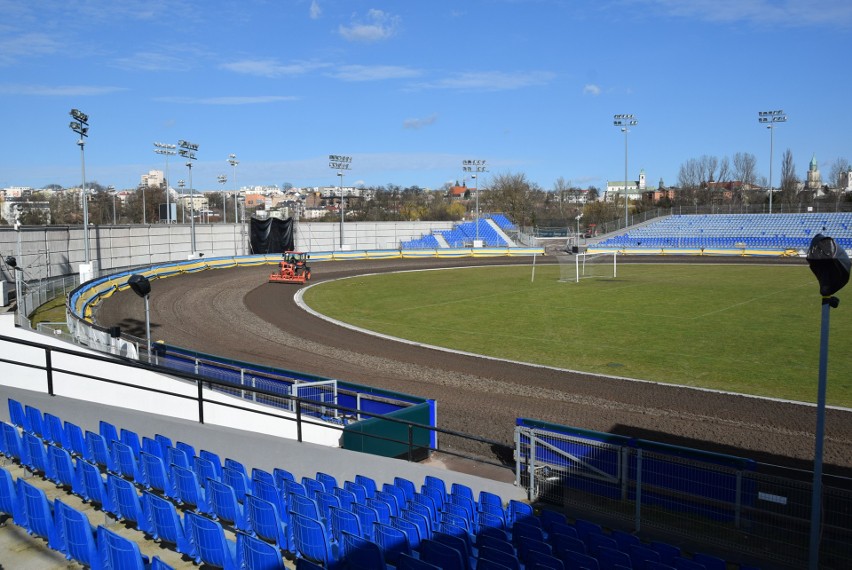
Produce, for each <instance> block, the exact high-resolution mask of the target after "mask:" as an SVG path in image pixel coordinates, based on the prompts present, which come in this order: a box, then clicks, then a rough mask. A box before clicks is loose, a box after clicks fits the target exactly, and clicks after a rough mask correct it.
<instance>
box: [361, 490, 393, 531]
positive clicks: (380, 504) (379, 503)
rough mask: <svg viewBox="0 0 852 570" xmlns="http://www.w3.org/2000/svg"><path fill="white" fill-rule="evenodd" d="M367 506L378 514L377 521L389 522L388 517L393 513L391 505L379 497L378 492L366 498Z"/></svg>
mask: <svg viewBox="0 0 852 570" xmlns="http://www.w3.org/2000/svg"><path fill="white" fill-rule="evenodd" d="M367 506H368V507H372V508H373V509H375V511H376V513H378V515H379V522H380V523H382V524H390V518H391V515H392V514H393V510H392V509H391V506H390V505H389V504H388V503H387V502H385V501H383V500H382V499H380V498H379V492H377V493H376V496H375V497H373V498H372V499H367Z"/></svg>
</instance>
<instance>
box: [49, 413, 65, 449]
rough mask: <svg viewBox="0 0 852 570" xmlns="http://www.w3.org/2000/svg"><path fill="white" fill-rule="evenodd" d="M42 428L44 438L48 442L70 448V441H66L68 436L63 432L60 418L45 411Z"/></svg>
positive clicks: (63, 428)
mask: <svg viewBox="0 0 852 570" xmlns="http://www.w3.org/2000/svg"><path fill="white" fill-rule="evenodd" d="M44 429H45V439H46V441H47V442H48V443H52V444H54V445H57V446H59V447H62V448H64V449H69V448H70V446H71V442H69V441H68V436H67V435H66V434H65V426H64V425H62V420H61V419H60V418H59V416H56V415H54V414H51V413H47V412H45V414H44Z"/></svg>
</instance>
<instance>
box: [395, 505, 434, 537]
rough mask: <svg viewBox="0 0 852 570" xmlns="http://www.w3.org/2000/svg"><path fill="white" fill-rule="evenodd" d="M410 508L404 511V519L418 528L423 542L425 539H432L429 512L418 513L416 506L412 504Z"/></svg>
mask: <svg viewBox="0 0 852 570" xmlns="http://www.w3.org/2000/svg"><path fill="white" fill-rule="evenodd" d="M409 507H410V508H409V509H406V510H404V511H402V518H403V519H404V520H407V521H409V522H410V523H412V524H414V525H415V526H417V530H418V532H419V534H420V540H421V541H422V540H423V539H424V538H432V521H431V519H430V518H429V514H428V511H427V512H425V513H424V512H422V511H421V512H418V511H417V510H416V507H417V505H416V504H411V505H409Z"/></svg>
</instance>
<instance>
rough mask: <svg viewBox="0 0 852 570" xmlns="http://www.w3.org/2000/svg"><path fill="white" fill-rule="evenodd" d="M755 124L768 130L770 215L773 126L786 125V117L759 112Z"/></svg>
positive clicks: (779, 111) (773, 112)
mask: <svg viewBox="0 0 852 570" xmlns="http://www.w3.org/2000/svg"><path fill="white" fill-rule="evenodd" d="M757 122H758V123H760V124H762V125H766V128H767V129H769V213H770V214H771V213H772V154H773V149H774V146H775V135H774V133H775V125H776V124H778V123H786V122H787V115H785V114H784V111H782V110H780V109H779V110H777V111H760V112H758V114H757Z"/></svg>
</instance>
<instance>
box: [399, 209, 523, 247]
mask: <svg viewBox="0 0 852 570" xmlns="http://www.w3.org/2000/svg"><path fill="white" fill-rule="evenodd" d="M515 231H517V227H516V226H515V225H514V224H512V222H511V221H509V219H508V218H507V217H506V216H504V215H503V214H491V215H489V216H487V217H483V218H480V219H479V220H475V221H472V222H463V223H461V224H457V225H456V226H455V227H454V228H453V229H451V230H438V231H435V232H433V233H431V234H428V235H425V236H423V237H422V238H418V239H413V240H409V241H405V242H402V244H401V246H400V247H401V248H402V249H441V248H463V247H472V246H473V245H474V242H475V241H476V240H481V241H482V245H484V246H485V247H513V246H514V245H515V243H514V241H513V240H512V238H511V237H510V235H509V234H510V233H511V232H515Z"/></svg>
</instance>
